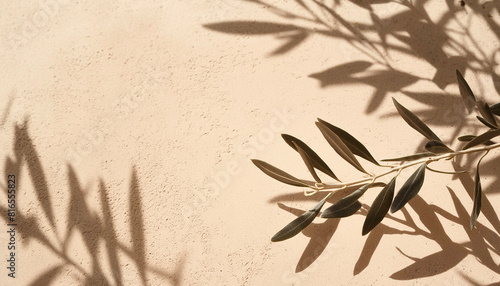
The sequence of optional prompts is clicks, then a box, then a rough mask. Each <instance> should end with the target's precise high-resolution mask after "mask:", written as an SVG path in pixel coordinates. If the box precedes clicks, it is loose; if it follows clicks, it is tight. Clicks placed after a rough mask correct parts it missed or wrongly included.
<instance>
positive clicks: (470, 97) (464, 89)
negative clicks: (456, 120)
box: [456, 70, 476, 113]
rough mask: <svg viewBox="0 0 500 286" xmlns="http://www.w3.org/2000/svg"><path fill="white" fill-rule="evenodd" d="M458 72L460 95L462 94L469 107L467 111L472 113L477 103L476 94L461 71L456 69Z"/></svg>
mask: <svg viewBox="0 0 500 286" xmlns="http://www.w3.org/2000/svg"><path fill="white" fill-rule="evenodd" d="M456 73H457V81H458V88H459V90H460V95H461V96H462V100H463V102H464V104H465V107H466V108H467V111H468V112H469V113H471V112H472V110H474V105H475V104H476V97H475V96H474V93H472V90H471V89H470V87H469V84H468V83H467V81H465V79H464V77H463V76H462V74H461V73H460V71H459V70H456Z"/></svg>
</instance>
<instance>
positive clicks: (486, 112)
mask: <svg viewBox="0 0 500 286" xmlns="http://www.w3.org/2000/svg"><path fill="white" fill-rule="evenodd" d="M476 106H477V109H478V110H479V113H480V114H481V116H482V118H483V119H484V120H485V121H486V122H488V123H489V125H491V126H493V127H490V128H495V129H497V128H498V125H497V121H496V120H495V117H494V116H493V113H492V112H491V109H490V106H489V105H488V104H487V103H486V102H484V101H482V100H478V101H476Z"/></svg>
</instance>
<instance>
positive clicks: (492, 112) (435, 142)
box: [252, 70, 500, 241]
mask: <svg viewBox="0 0 500 286" xmlns="http://www.w3.org/2000/svg"><path fill="white" fill-rule="evenodd" d="M456 75H457V81H458V86H459V90H460V94H461V96H462V99H463V102H464V104H465V107H466V109H467V111H468V112H469V113H472V111H475V112H476V113H477V116H476V118H477V119H478V120H479V121H480V122H481V123H482V124H484V125H485V126H486V127H488V130H487V131H485V132H483V133H482V134H480V135H477V136H476V135H464V136H460V137H458V138H457V140H459V141H462V142H466V143H465V145H464V146H463V147H462V149H461V150H458V151H455V150H453V149H451V148H450V147H448V146H447V145H446V144H444V143H443V142H442V141H441V139H439V137H438V136H437V135H436V134H435V133H434V132H433V131H432V130H431V129H430V128H429V127H428V126H427V125H426V124H425V123H424V122H422V120H420V119H419V118H418V117H417V116H416V115H415V114H414V113H412V112H411V111H410V110H408V109H407V108H405V107H404V106H403V105H401V104H400V103H399V102H397V101H396V100H395V99H394V98H393V102H394V105H395V107H396V109H397V111H398V113H399V115H400V116H401V117H402V118H403V119H404V120H405V121H406V123H408V125H410V126H411V127H412V128H413V129H415V130H417V131H418V132H419V133H420V134H422V135H423V136H424V137H426V138H427V139H428V140H429V141H428V142H427V144H426V145H425V147H424V148H425V150H426V152H422V153H416V154H412V155H409V156H404V157H399V158H392V159H384V160H381V161H383V162H389V163H385V164H381V163H379V162H378V161H377V160H375V158H373V156H372V155H371V154H370V152H369V151H368V150H367V149H366V147H365V146H364V145H363V144H362V143H361V142H359V141H358V140H357V139H356V138H354V137H353V136H352V135H350V134H349V133H348V132H346V131H344V130H342V129H341V128H339V127H337V126H334V125H332V124H330V123H328V122H326V121H324V120H321V119H319V118H318V121H317V122H316V126H317V127H318V129H319V130H320V131H321V133H322V134H323V137H325V139H326V141H327V142H328V143H329V144H330V146H331V147H332V148H333V149H334V150H335V151H336V152H337V154H339V155H340V157H342V158H343V159H344V160H345V161H347V162H348V163H349V164H351V165H352V166H353V167H355V168H356V169H357V170H359V171H360V172H363V173H365V174H366V175H368V176H367V177H364V178H362V179H358V180H353V181H348V182H341V181H340V180H339V179H338V178H337V176H336V175H335V173H334V172H333V171H332V170H331V169H330V167H328V165H327V164H326V163H325V162H324V161H323V160H322V159H321V158H320V157H319V156H318V154H316V152H314V151H313V150H312V149H311V148H310V147H309V146H307V144H306V143H304V142H303V141H301V140H300V139H298V138H295V137H293V136H291V135H288V134H282V137H283V139H284V140H285V142H286V143H287V144H288V145H290V147H292V148H293V149H294V150H295V151H297V152H298V153H299V154H300V156H301V158H302V159H303V161H304V163H305V165H306V166H307V169H308V170H309V172H310V173H311V175H312V177H313V178H314V181H310V180H303V179H298V178H296V177H294V176H292V175H290V174H288V173H286V172H285V171H283V170H281V169H279V168H277V167H274V166H273V165H271V164H268V163H266V162H264V161H261V160H257V159H253V160H252V162H253V163H254V164H255V165H256V166H257V167H258V168H259V169H260V170H261V171H263V172H264V173H265V174H267V175H269V176H270V177H272V178H274V179H276V180H278V181H280V182H282V183H285V184H289V185H292V186H297V187H306V188H308V189H311V190H312V191H307V190H305V191H304V195H305V196H311V195H314V194H316V193H317V192H319V191H320V190H331V191H330V192H329V193H328V194H327V195H326V196H325V197H324V198H323V199H322V200H321V201H319V202H318V203H317V204H316V205H315V206H313V207H312V208H311V209H309V210H308V211H306V212H305V213H303V214H302V215H301V216H299V217H297V218H296V219H295V220H293V221H292V222H290V223H289V224H288V225H286V226H285V227H284V228H283V229H281V230H280V231H279V232H277V233H276V234H275V235H274V236H273V237H272V238H271V241H282V240H286V239H289V238H291V237H293V236H295V235H297V234H298V233H300V232H301V231H302V230H303V229H304V228H306V227H307V226H308V225H309V224H310V223H311V222H312V221H313V220H314V219H315V218H316V217H317V216H318V214H319V213H320V211H321V209H322V208H323V206H324V205H325V203H326V201H327V200H328V199H329V198H330V197H331V196H332V195H333V194H334V193H336V192H338V191H340V190H343V189H346V188H348V187H359V188H358V189H357V190H356V191H354V192H352V193H351V194H349V195H346V196H345V197H343V198H342V199H340V200H339V201H338V202H336V203H335V204H333V205H331V206H330V207H328V208H327V209H325V210H324V211H323V212H322V213H321V217H322V218H342V217H348V216H351V215H353V214H355V213H356V212H358V210H359V209H360V208H361V203H360V202H359V199H360V198H361V197H362V196H363V194H364V193H365V192H366V191H367V190H368V189H370V188H374V187H382V190H381V191H380V193H379V194H378V195H377V196H376V198H375V200H374V201H373V203H372V205H371V207H370V208H369V210H368V213H367V215H366V218H365V221H364V224H363V229H362V235H366V234H367V233H369V232H370V231H371V230H373V229H374V228H375V227H376V226H377V225H378V224H379V223H380V222H381V221H382V220H383V219H384V217H385V215H386V214H387V213H388V212H389V210H390V211H391V213H394V212H396V211H398V210H400V209H401V208H403V207H404V206H405V205H406V203H408V202H409V201H410V200H411V199H412V198H413V197H415V196H416V195H417V194H418V192H419V191H420V189H421V188H422V185H423V183H424V177H425V172H426V171H432V172H437V173H444V174H459V173H465V172H467V171H457V172H445V171H440V170H436V169H433V168H431V167H430V166H429V165H430V164H431V163H433V162H436V161H441V160H451V159H453V158H455V157H458V156H462V155H465V154H471V153H483V155H482V156H481V157H480V159H479V160H478V162H477V167H476V174H475V190H474V198H473V200H474V204H473V208H472V211H471V216H470V228H471V229H473V228H474V225H475V223H476V221H477V218H478V216H479V213H480V211H481V196H482V188H481V180H480V175H479V164H480V163H481V161H482V159H483V158H484V157H485V156H486V155H487V154H488V152H489V151H490V150H492V149H496V148H499V147H500V143H494V142H492V141H491V140H492V139H494V138H495V137H498V136H500V127H499V125H498V124H497V121H496V119H495V116H500V103H497V104H494V105H491V106H490V105H488V104H487V103H486V102H484V101H482V100H477V99H476V97H475V96H474V93H473V92H472V90H471V89H470V87H469V85H468V84H467V81H466V80H465V79H464V77H463V76H462V74H461V73H460V72H459V71H458V70H457V71H456ZM356 156H357V157H360V158H363V159H365V160H366V161H369V162H371V163H373V164H375V165H377V166H380V167H386V168H388V170H387V171H385V172H382V173H380V174H373V173H369V172H367V171H366V170H365V169H364V168H363V166H362V165H361V164H360V163H359V161H358V159H357V158H356ZM416 165H419V167H418V169H417V170H416V171H415V172H414V173H413V174H412V175H411V176H410V177H409V178H408V179H407V180H406V182H405V183H404V184H403V186H402V187H401V188H400V189H399V191H398V193H397V194H396V196H395V197H394V191H395V186H396V178H397V177H398V175H399V174H400V173H401V172H402V171H403V170H404V169H406V168H408V167H412V166H416ZM316 170H319V171H321V172H322V173H324V174H326V175H328V176H329V177H331V178H332V179H334V180H335V181H334V182H328V183H325V182H322V181H321V179H320V178H319V176H318V174H317V173H316ZM393 173H396V174H395V175H394V177H392V179H391V180H390V181H389V183H387V184H385V183H383V182H378V181H377V180H378V179H379V178H382V177H385V176H387V175H390V174H393Z"/></svg>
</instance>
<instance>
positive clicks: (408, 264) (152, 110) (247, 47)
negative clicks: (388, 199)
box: [0, 0, 500, 285]
mask: <svg viewBox="0 0 500 286" xmlns="http://www.w3.org/2000/svg"><path fill="white" fill-rule="evenodd" d="M252 2H254V3H252ZM302 2H304V3H305V4H304V5H305V6H301V5H299V4H300V3H302ZM369 2H371V1H323V3H324V5H325V6H324V7H322V6H320V5H318V4H315V2H314V1H268V2H265V3H264V2H259V1H238V0H232V1H231V0H222V1H221V0H219V1H203V2H201V1H158V0H150V1H104V2H103V1H71V0H65V1H62V0H61V1H57V0H41V1H25V2H23V3H18V2H15V1H13V2H9V3H8V2H7V1H3V2H2V3H1V4H0V8H1V11H3V12H2V13H1V15H0V39H1V41H0V43H1V51H2V52H1V53H0V79H1V84H0V98H1V101H0V116H1V118H0V120H1V122H0V134H1V136H0V146H1V147H2V148H1V149H0V152H1V154H0V155H1V156H2V157H1V158H2V160H3V162H2V164H0V165H1V166H2V168H1V172H0V173H1V174H2V176H1V180H0V182H1V183H0V186H1V187H2V192H1V194H2V198H1V200H0V202H1V210H2V218H4V219H6V218H7V215H6V214H7V210H6V209H7V208H8V206H7V203H6V199H7V193H6V191H7V177H6V176H7V175H8V174H14V175H15V176H16V181H17V182H16V188H17V193H16V195H17V196H16V207H17V209H16V219H17V223H18V225H17V227H16V254H15V255H16V274H15V275H16V278H15V279H13V278H10V277H8V276H7V275H8V273H9V270H8V269H6V267H7V264H8V262H6V259H9V251H8V249H7V245H8V242H9V235H10V234H8V233H7V230H8V229H9V228H8V226H6V225H5V223H6V221H5V220H2V226H1V227H0V230H1V232H0V249H2V251H0V255H1V257H0V261H3V262H1V263H0V266H1V267H0V269H1V270H0V281H1V282H0V284H1V285H30V283H34V284H31V285H84V284H87V285H106V284H107V283H109V284H111V285H120V284H121V285H141V284H144V285H469V284H471V285H472V284H477V285H488V284H490V283H494V282H499V280H500V278H498V277H499V275H498V273H500V267H499V265H500V248H499V245H500V236H499V232H500V221H499V219H498V215H499V214H498V213H499V212H498V210H499V208H498V206H499V205H500V195H499V190H498V180H499V177H498V176H497V174H498V171H499V168H498V162H499V161H498V159H497V157H498V155H499V154H500V153H499V152H498V151H492V152H490V155H489V156H488V157H486V159H485V160H484V162H483V164H482V167H481V169H482V183H483V189H484V193H485V197H483V213H481V215H480V217H479V219H478V227H477V228H476V229H475V230H473V231H469V230H468V227H469V214H470V211H471V209H472V200H471V198H470V195H469V193H470V194H472V190H473V172H472V173H471V174H467V175H460V176H452V175H442V174H435V173H428V174H427V175H426V181H425V183H424V187H423V189H422V191H421V192H420V195H419V197H417V198H415V199H414V200H413V201H412V202H411V206H407V207H406V209H405V212H398V213H395V214H394V215H391V216H390V217H386V219H385V220H384V221H383V225H380V226H379V227H378V228H376V229H375V230H374V231H373V232H372V233H371V234H370V235H368V236H361V227H362V225H363V221H364V218H365V214H366V211H363V212H361V213H358V214H356V215H354V216H352V217H350V218H345V219H342V220H336V219H335V220H334V219H332V220H324V219H321V218H317V220H316V221H315V222H314V224H313V225H311V226H309V227H308V228H307V229H306V230H305V231H304V232H303V233H301V234H299V235H297V236H296V237H294V238H292V239H290V240H287V241H284V242H280V243H271V242H270V238H271V237H272V236H273V234H274V233H276V232H277V231H278V230H279V229H281V228H282V227H283V226H284V225H285V224H287V223H288V222H289V221H291V220H293V219H294V218H295V217H296V215H299V214H300V213H301V212H303V211H304V210H306V209H308V208H310V207H311V206H313V205H314V202H316V201H319V200H320V199H321V198H322V195H321V194H318V195H315V196H312V197H304V196H303V194H302V191H303V190H302V189H300V188H296V187H292V186H287V185H284V184H281V183H279V182H277V181H274V180H273V179H271V178H269V177H267V176H266V175H265V174H263V173H262V172H260V171H259V170H258V169H257V168H256V167H255V166H254V165H253V164H251V161H250V160H249V159H250V158H258V159H261V160H265V161H267V162H269V163H271V164H273V165H276V166H278V167H282V168H283V169H285V170H286V171H288V172H290V173H292V174H294V175H296V176H298V177H302V178H308V179H309V174H308V173H307V169H306V168H305V166H304V165H303V163H302V161H301V159H300V157H299V156H298V155H297V153H296V152H294V151H293V150H292V149H291V148H289V147H288V146H287V145H286V143H285V142H284V141H283V140H282V139H281V138H280V136H279V134H280V133H288V134H292V135H294V136H296V137H298V138H301V139H302V140H303V141H305V142H306V143H307V144H309V145H310V146H311V147H312V148H313V149H315V150H316V151H317V152H318V153H319V154H320V155H321V156H322V157H323V159H325V161H327V162H328V163H329V165H330V166H331V167H332V169H333V170H334V171H335V172H336V173H337V174H338V176H339V177H341V178H342V179H345V180H349V179H356V178H359V177H361V176H362V174H360V173H359V172H357V171H356V170H355V169H354V168H352V167H351V166H349V165H348V164H347V163H345V162H344V161H343V160H342V159H340V158H339V157H338V156H337V155H336V154H335V153H334V152H333V150H332V149H331V148H330V146H328V143H327V142H326V141H325V140H324V139H323V137H322V136H321V133H320V132H319V130H317V128H316V127H315V125H314V121H315V120H316V118H317V117H319V118H322V119H324V120H326V121H329V122H331V123H332V124H335V125H337V126H339V127H341V128H344V129H345V130H347V131H349V132H350V133H351V134H352V135H354V136H355V137H357V138H358V139H359V140H360V141H362V142H363V143H364V144H365V145H366V146H367V147H368V149H370V151H371V152H372V154H373V155H374V157H375V158H377V159H382V158H387V157H395V156H402V155H407V154H411V153H413V152H415V151H418V150H420V148H421V147H422V146H423V145H422V144H423V142H424V141H423V140H422V137H421V135H420V134H418V133H417V132H415V131H414V130H412V129H411V128H410V127H408V126H407V125H406V124H405V123H404V121H403V120H402V119H401V118H399V117H398V116H397V113H396V111H395V109H394V107H393V105H392V100H391V97H395V98H397V99H398V101H399V102H400V103H402V104H403V105H405V106H406V107H408V108H409V109H411V110H413V111H414V112H415V113H417V114H418V115H419V116H420V117H421V118H422V119H423V120H424V121H425V122H426V123H428V124H429V126H431V127H432V129H433V130H434V131H435V132H436V134H438V136H440V137H441V138H442V139H443V140H444V141H445V142H446V143H450V144H451V145H452V146H453V147H457V146H459V144H458V142H455V140H454V138H455V137H456V136H457V135H462V134H470V133H472V134H478V133H479V132H481V131H482V130H485V128H484V127H481V125H479V124H478V123H476V122H475V118H474V117H473V116H468V117H467V115H466V114H465V112H464V109H463V107H462V102H461V99H460V95H459V92H458V86H457V84H456V83H455V69H456V68H459V69H460V70H461V71H462V72H464V73H465V77H466V79H467V81H468V82H469V84H470V85H471V88H472V89H473V90H474V91H475V92H476V95H477V96H478V97H481V98H483V99H484V100H486V101H488V102H489V103H491V104H492V103H496V102H497V101H499V94H498V92H497V90H498V89H499V88H498V87H499V86H500V80H497V79H496V78H495V77H492V76H491V74H492V73H496V74H499V73H500V68H499V66H498V62H499V60H500V53H498V51H499V43H498V37H499V35H500V31H499V30H498V27H499V23H500V15H499V9H500V8H499V5H498V3H496V2H495V1H493V2H492V1H466V6H465V7H461V6H460V3H459V1H421V0H418V1H412V2H413V4H409V3H407V2H410V1H401V2H403V3H406V4H405V5H406V6H405V5H403V4H398V3H396V2H394V3H390V2H389V1H375V2H381V3H379V4H377V3H375V4H373V5H371V6H370V5H369ZM387 2H389V3H387ZM441 2H445V3H441ZM469 2H480V3H479V4H477V3H476V4H473V5H474V6H470V5H472V3H469ZM318 3H319V2H318ZM305 7H308V8H307V9H306V8H305ZM327 8H329V9H330V8H331V9H332V10H331V11H330V12H329V10H328V9H327ZM308 9H310V12H308ZM394 15H396V16H394ZM392 16H394V17H392ZM377 18H378V19H379V20H377ZM234 21H254V22H253V23H250V24H249V23H243V22H234ZM222 22H231V23H229V24H220V23H222ZM259 22H266V23H268V24H264V25H261V24H259ZM216 23H219V24H218V25H217V24H216ZM269 23H278V24H280V25H275V24H269ZM221 31H222V32H221ZM302 40H303V41H302ZM343 64H345V65H344V66H341V65H343ZM334 67H337V68H334ZM495 87H496V88H495ZM463 118H465V119H463ZM458 148H459V147H458ZM477 158H478V157H477V156H470V157H467V159H463V160H458V162H457V163H458V164H459V165H461V166H465V167H464V168H469V169H470V170H471V171H474V169H475V163H474V162H475V160H477ZM362 163H363V165H364V166H365V167H366V168H367V169H369V170H370V171H372V172H380V169H379V168H377V167H374V166H370V165H369V163H367V162H364V161H363V162H362ZM436 168H441V169H444V170H452V169H453V167H452V166H451V165H450V164H449V163H443V164H437V165H436ZM410 175H411V172H403V173H402V174H401V175H400V177H401V179H398V186H401V185H402V184H403V182H404V179H405V178H408V177H409V176H410ZM385 179H390V178H385ZM464 186H465V187H464ZM468 192H469V193H468ZM323 195H324V193H323ZM375 195H376V193H375V192H369V193H368V194H367V195H366V196H365V197H363V201H362V202H363V203H364V204H366V205H370V204H371V202H372V201H373V199H374V197H375ZM338 199H339V197H338V196H337V197H334V198H333V199H332V200H331V202H334V201H335V200H338ZM495 210H496V211H495ZM37 283H38V284H37ZM43 283H46V284H43Z"/></svg>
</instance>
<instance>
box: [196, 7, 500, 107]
mask: <svg viewBox="0 0 500 286" xmlns="http://www.w3.org/2000/svg"><path fill="white" fill-rule="evenodd" d="M238 2H240V3H248V4H249V5H256V6H259V7H265V11H266V12H269V13H271V14H273V15H274V16H276V17H277V18H279V21H275V22H270V21H262V22H259V21H253V20H233V21H222V22H215V23H207V24H204V25H203V27H204V28H206V29H209V30H211V31H214V32H219V33H224V34H229V35H245V36H260V37H263V36H274V37H275V38H276V39H278V40H280V41H282V42H281V44H280V46H279V47H277V48H275V50H274V51H273V52H271V53H270V55H271V56H281V55H284V54H286V53H289V52H291V51H292V50H294V49H297V48H298V47H299V46H300V45H301V44H303V43H304V42H305V41H306V40H307V39H309V38H312V37H313V36H322V37H326V38H327V39H333V40H340V41H341V42H345V43H347V44H348V45H349V46H350V48H343V50H342V51H341V52H343V53H349V55H345V56H344V57H342V59H351V58H364V60H353V61H350V62H349V61H347V62H342V63H338V64H336V65H334V66H333V67H330V68H327V69H324V70H323V71H320V72H312V73H310V75H309V76H310V77H311V78H314V79H316V80H318V81H319V83H320V86H321V87H322V88H326V87H329V86H336V85H345V84H360V83H361V84H365V85H368V86H371V87H373V89H374V92H373V94H372V95H371V98H370V100H368V101H367V102H368V105H367V107H366V110H365V112H366V113H367V114H369V113H372V112H374V111H375V110H376V109H377V108H378V107H379V106H380V104H381V103H382V102H383V100H384V98H385V97H386V96H387V95H388V94H390V93H393V92H399V91H401V90H403V89H405V88H410V87H411V86H412V85H413V84H415V83H417V82H418V81H427V82H431V83H433V84H434V86H435V87H437V88H438V89H440V90H443V89H444V88H446V87H447V86H448V85H451V84H455V82H456V79H455V72H454V71H455V70H456V69H459V70H462V71H465V70H466V69H468V70H471V71H473V72H474V73H490V74H492V79H493V84H494V88H495V89H496V90H500V81H499V80H498V78H499V77H498V75H496V74H495V72H494V67H495V65H496V62H495V60H494V54H493V55H490V54H488V53H489V52H487V51H485V48H484V47H482V46H481V45H480V41H479V40H480V39H478V37H477V36H476V35H475V33H473V32H472V31H471V30H470V27H468V26H467V25H466V24H462V22H461V21H460V20H462V18H463V17H461V16H462V15H461V14H460V12H461V10H462V9H464V8H462V7H460V5H458V3H456V2H453V1H448V2H447V5H448V9H445V10H444V13H442V14H441V15H440V16H439V17H435V16H431V15H432V14H433V13H432V11H431V10H430V8H429V7H427V5H425V4H426V2H427V1H426V0H418V1H408V0H403V1H387V0H381V1H349V2H351V3H352V4H354V5H355V6H350V7H349V9H352V11H353V13H358V12H359V14H360V15H364V16H363V17H360V18H362V19H366V18H367V17H369V19H370V20H371V23H367V22H366V21H357V20H352V19H350V18H349V17H348V16H345V15H344V13H342V12H341V11H344V10H342V8H344V7H345V6H344V7H343V5H341V3H340V1H335V2H334V3H332V4H331V5H330V4H326V3H327V2H326V1H316V0H313V1H302V0H296V1H294V4H295V5H296V8H292V7H288V8H283V7H284V6H286V5H285V4H282V5H280V4H274V3H271V2H270V1H261V0H253V1H246V0H239V1H238ZM346 6H348V5H346ZM469 8H470V13H469V14H468V17H469V18H470V17H473V16H474V17H477V18H480V19H483V20H484V22H485V25H486V26H487V27H489V28H490V30H491V31H492V32H493V33H494V35H496V38H497V39H498V38H500V32H499V31H500V25H499V24H498V22H496V21H494V20H493V19H492V18H491V15H492V13H494V12H495V10H498V5H497V4H493V3H490V2H488V3H485V4H482V5H478V4H476V3H471V5H468V6H467V9H469ZM467 12H469V11H467ZM469 18H467V19H469ZM469 20H470V19H469ZM450 25H458V27H459V28H450ZM373 35H376V36H375V37H374V36H373ZM457 35H460V36H461V37H463V38H466V39H467V40H468V41H470V43H471V44H470V45H469V44H466V43H465V41H463V39H461V40H459V39H458V38H457V37H456V36H457ZM355 53H357V55H356V56H354V54H355ZM401 55H404V56H406V57H409V58H413V60H419V61H422V62H425V64H427V65H429V66H430V67H431V68H432V69H433V71H431V73H430V74H429V75H427V74H424V75H417V74H418V73H417V72H415V71H411V70H410V71H408V70H407V69H405V70H402V69H401V68H397V67H396V66H397V60H394V59H393V58H392V57H393V56H398V57H400V56H401ZM420 73H421V72H420ZM432 73H433V74H432ZM495 78H497V79H495ZM485 85H486V84H485V83H483V86H485Z"/></svg>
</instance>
